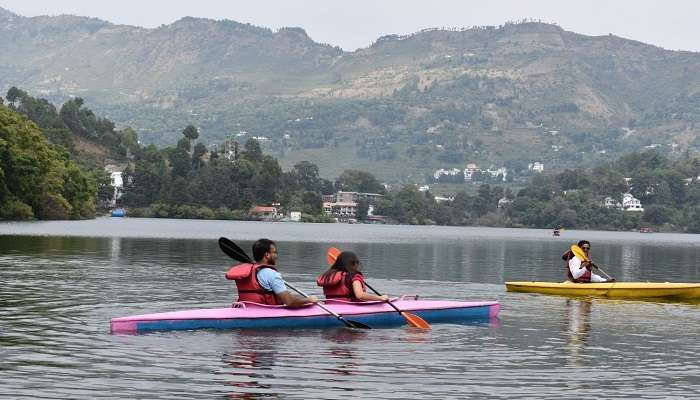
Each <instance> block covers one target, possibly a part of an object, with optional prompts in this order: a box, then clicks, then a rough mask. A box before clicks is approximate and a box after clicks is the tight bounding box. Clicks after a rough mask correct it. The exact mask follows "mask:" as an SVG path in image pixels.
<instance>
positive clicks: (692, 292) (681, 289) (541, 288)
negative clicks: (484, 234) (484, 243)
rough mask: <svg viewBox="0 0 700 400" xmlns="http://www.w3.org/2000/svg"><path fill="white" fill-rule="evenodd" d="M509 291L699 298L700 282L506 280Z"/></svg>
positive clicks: (634, 297) (575, 294) (601, 295)
mask: <svg viewBox="0 0 700 400" xmlns="http://www.w3.org/2000/svg"><path fill="white" fill-rule="evenodd" d="M506 288H507V289H508V291H509V292H529V293H544V294H558V295H564V296H594V297H609V298H617V299H645V298H646V299H651V298H666V299H670V300H690V299H700V283H669V282H663V283H662V282H606V283H574V282H569V281H566V282H506Z"/></svg>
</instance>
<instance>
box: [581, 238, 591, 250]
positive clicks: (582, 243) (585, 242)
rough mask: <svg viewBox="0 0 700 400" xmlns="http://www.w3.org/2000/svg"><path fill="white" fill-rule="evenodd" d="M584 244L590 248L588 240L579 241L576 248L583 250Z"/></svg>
mask: <svg viewBox="0 0 700 400" xmlns="http://www.w3.org/2000/svg"><path fill="white" fill-rule="evenodd" d="M584 244H587V245H588V246H589V247H590V246H591V242H589V241H588V240H581V241H579V242H578V247H581V248H583V245H584Z"/></svg>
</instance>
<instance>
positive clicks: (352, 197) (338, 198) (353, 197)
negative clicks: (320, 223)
mask: <svg viewBox="0 0 700 400" xmlns="http://www.w3.org/2000/svg"><path fill="white" fill-rule="evenodd" d="M321 197H322V199H323V202H324V203H335V202H340V203H350V202H355V203H357V202H358V201H360V200H369V201H372V200H377V199H381V198H382V197H384V195H381V194H379V193H364V192H343V191H341V190H339V191H338V192H336V193H334V194H324V195H323V196H321Z"/></svg>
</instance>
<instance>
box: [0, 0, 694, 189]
mask: <svg viewBox="0 0 700 400" xmlns="http://www.w3.org/2000/svg"><path fill="white" fill-rule="evenodd" d="M0 32H2V35H3V40H2V41H0V89H3V91H4V90H6V89H9V88H10V87H11V86H18V87H22V88H24V89H25V90H27V91H28V92H29V93H31V94H32V95H34V96H41V97H46V98H47V99H49V100H51V101H52V102H54V103H56V104H62V103H64V102H65V101H66V100H69V99H71V98H73V97H80V98H83V99H86V101H88V102H89V103H90V104H91V105H92V107H93V108H94V109H95V110H96V111H98V113H99V114H101V115H105V116H106V117H107V118H109V119H110V120H112V121H115V123H116V124H117V125H118V126H120V127H124V126H132V127H133V128H134V129H135V130H136V131H138V132H139V134H140V137H141V139H142V140H143V141H144V142H146V143H156V144H157V145H159V146H164V145H173V144H174V143H175V142H176V141H177V140H178V137H179V135H180V131H181V129H182V127H183V126H186V125H188V124H190V123H192V124H194V125H195V126H197V127H198V128H199V130H200V131H201V132H202V133H203V136H204V137H206V140H207V141H208V143H205V144H211V143H217V142H220V141H222V140H223V139H224V138H226V137H233V138H234V139H236V140H238V141H239V142H240V143H245V141H246V140H247V139H248V138H250V137H256V138H258V139H259V142H260V145H261V147H262V149H263V151H264V152H266V153H268V154H272V155H274V156H275V157H277V158H278V159H279V160H280V164H281V165H282V166H284V167H287V168H290V167H291V166H293V165H294V164H295V163H297V162H299V161H302V160H312V161H313V162H315V163H316V164H317V165H319V167H320V170H321V171H323V174H324V176H325V177H328V178H331V177H334V176H338V175H339V174H340V173H341V172H342V171H343V170H344V169H361V170H366V171H373V172H374V173H376V174H377V176H378V177H379V178H380V179H381V180H384V181H391V182H422V181H424V179H425V176H426V175H427V174H429V173H430V172H431V171H432V170H434V169H436V168H440V167H463V166H464V164H465V163H467V162H475V163H478V164H479V165H481V166H483V167H488V166H490V165H494V166H503V165H505V166H508V167H509V168H510V169H513V170H516V171H517V170H518V169H522V168H523V165H526V164H527V163H528V162H533V161H543V162H545V164H546V166H547V168H552V169H559V168H565V167H573V166H594V165H596V164H599V163H604V162H609V161H611V160H613V159H615V158H617V157H618V156H620V155H624V154H626V153H630V152H633V151H641V150H643V149H644V148H645V147H653V148H655V149H656V150H657V151H658V152H660V153H663V154H668V155H669V156H670V157H672V158H677V157H680V156H681V155H682V154H685V153H687V154H689V155H691V156H693V155H694V154H697V152H698V150H699V149H700V139H699V137H700V134H699V133H700V132H699V131H698V129H699V126H698V122H700V75H699V74H698V73H697V72H698V71H699V70H700V54H697V53H691V52H679V51H668V50H664V49H661V48H658V47H654V46H650V45H646V44H644V43H640V42H636V41H633V40H628V39H623V38H620V37H616V36H614V35H606V36H600V37H591V36H585V35H579V34H576V33H573V32H568V31H565V30H563V29H561V28H560V27H558V26H556V25H551V24H542V23H538V22H521V23H506V24H504V25H502V26H498V27H490V26H487V27H472V28H469V29H456V30H455V29H432V30H426V31H422V32H417V33H415V34H412V35H408V36H396V35H389V36H385V37H382V38H379V39H377V41H376V42H375V43H374V44H373V45H372V46H370V47H368V48H364V49H359V50H357V51H354V52H346V51H343V50H341V49H339V48H337V47H333V46H331V45H327V44H320V43H316V42H314V41H313V40H312V39H311V38H309V37H308V36H307V35H306V33H305V32H304V31H303V29H300V28H287V29H281V30H279V31H272V30H270V29H267V28H262V27H256V26H252V25H249V24H241V23H237V22H234V21H226V20H223V21H214V20H207V19H198V18H189V17H188V18H183V19H181V20H179V21H176V22H174V23H173V24H170V25H164V26H161V27H158V28H155V29H144V28H139V27H132V26H122V25H114V24H111V23H109V22H105V21H100V20H97V19H90V18H82V17H75V16H58V17H34V18H25V17H22V16H18V15H16V14H13V13H11V12H9V11H7V10H1V12H0Z"/></svg>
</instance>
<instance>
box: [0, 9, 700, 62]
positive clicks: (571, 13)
mask: <svg viewBox="0 0 700 400" xmlns="http://www.w3.org/2000/svg"><path fill="white" fill-rule="evenodd" d="M0 7H3V8H6V9H9V10H10V11H12V12H14V13H17V14H20V15H23V16H36V15H58V14H75V15H81V16H90V17H97V18H100V19H104V20H107V21H110V22H113V23H118V24H129V25H137V26H144V27H149V28H152V27H156V26H159V25H161V24H170V23H172V22H173V21H176V20H178V19H180V18H182V17H184V16H194V17H204V18H214V19H231V20H234V21H239V22H249V23H251V24H253V25H258V26H264V27H269V28H272V29H278V28H280V27H284V26H298V27H302V28H304V29H305V30H306V32H307V33H308V34H309V36H311V38H312V39H314V40H315V41H317V42H323V43H329V44H332V45H337V46H340V47H342V48H343V49H345V50H349V51H352V50H355V49H357V48H358V47H366V46H368V45H369V44H370V43H372V42H373V41H374V40H375V39H377V38H378V37H379V36H382V35H386V34H394V33H395V34H406V33H412V32H415V31H418V30H420V29H423V28H431V27H443V26H444V27H469V26H473V25H500V24H502V23H503V22H505V21H515V20H520V19H523V18H530V19H541V20H542V21H544V22H554V23H557V24H559V25H560V26H561V27H563V28H564V29H566V30H570V31H574V32H578V33H583V34H587V35H607V34H608V33H613V34H615V35H618V36H622V37H625V38H628V39H634V40H639V41H642V42H645V43H650V44H654V45H657V46H661V47H664V48H666V49H671V50H692V51H700V40H698V39H697V38H698V37H700V23H699V20H700V18H699V17H700V1H695V0H664V1H661V0H463V1H458V0H423V1H420V0H346V1H335V0H298V1H294V0H240V1H235V0H218V1H217V0H195V1H191V0H120V1H99V0H0Z"/></svg>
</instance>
